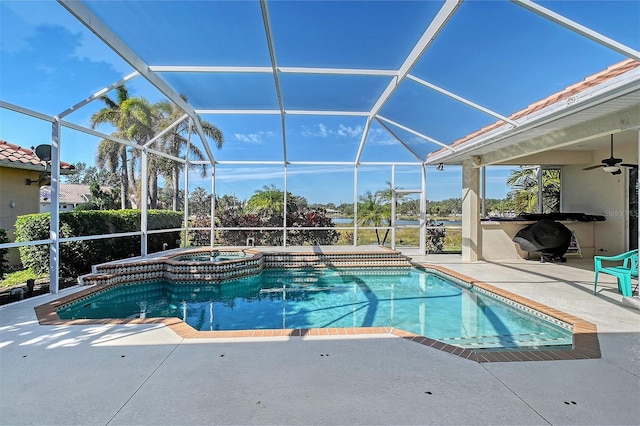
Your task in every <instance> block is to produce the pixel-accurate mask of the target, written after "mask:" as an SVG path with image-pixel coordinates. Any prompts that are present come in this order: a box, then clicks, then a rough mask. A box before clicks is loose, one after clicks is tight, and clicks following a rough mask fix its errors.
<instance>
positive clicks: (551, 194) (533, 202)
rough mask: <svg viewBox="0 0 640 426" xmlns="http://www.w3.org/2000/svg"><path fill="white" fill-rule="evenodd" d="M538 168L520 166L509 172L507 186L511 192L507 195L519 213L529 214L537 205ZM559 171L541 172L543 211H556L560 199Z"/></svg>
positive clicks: (548, 170)
mask: <svg viewBox="0 0 640 426" xmlns="http://www.w3.org/2000/svg"><path fill="white" fill-rule="evenodd" d="M538 170H539V169H538V168H537V167H534V168H532V167H527V166H520V168H519V169H516V170H511V174H510V176H509V178H508V179H507V185H509V186H510V187H511V188H512V190H511V191H509V193H508V194H507V197H508V199H509V200H510V201H511V202H512V203H513V204H512V205H513V209H514V210H515V211H517V212H521V213H531V212H533V211H534V210H535V209H536V208H537V206H538V205H539V200H538V192H539V191H538ZM559 194H560V170H558V169H544V170H542V207H543V210H544V211H547V212H549V211H554V210H557V208H558V206H559V203H560V199H559Z"/></svg>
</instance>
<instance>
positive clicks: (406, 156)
mask: <svg viewBox="0 0 640 426" xmlns="http://www.w3.org/2000/svg"><path fill="white" fill-rule="evenodd" d="M385 125H386V126H387V127H389V128H392V130H393V133H394V134H395V135H396V136H397V137H398V138H399V139H400V140H402V141H403V142H404V143H405V144H407V141H412V142H413V143H415V144H418V145H422V144H424V145H427V144H428V143H427V142H426V141H424V140H422V139H420V138H418V137H416V136H414V135H411V134H409V133H406V132H404V131H403V130H402V129H398V128H393V126H391V125H388V124H386V123H385ZM407 145H408V144H407ZM428 145H431V144H428ZM381 159H382V161H396V162H414V163H415V162H418V161H419V160H418V158H416V156H415V155H413V154H412V153H411V152H410V151H409V150H408V149H407V148H406V147H405V146H403V145H402V143H401V142H400V141H398V139H397V138H396V137H394V136H393V135H391V134H390V133H389V132H388V131H387V130H386V129H385V128H384V127H382V126H381V125H380V124H379V123H378V122H374V123H372V124H371V130H370V131H369V135H368V136H367V143H366V144H365V146H364V149H363V150H362V158H361V160H362V161H363V162H376V161H381Z"/></svg>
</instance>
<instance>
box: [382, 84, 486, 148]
mask: <svg viewBox="0 0 640 426" xmlns="http://www.w3.org/2000/svg"><path fill="white" fill-rule="evenodd" d="M381 115H382V116H384V118H387V119H390V120H392V121H394V122H396V123H398V124H400V125H402V126H406V127H409V128H411V129H413V130H416V131H417V132H419V133H421V134H423V135H425V136H428V137H430V138H433V139H435V140H437V141H439V142H442V143H445V144H447V145H448V144H451V143H453V142H454V141H456V140H457V139H459V138H461V137H463V136H466V135H468V134H469V133H472V132H473V131H475V130H477V129H479V128H481V127H483V126H486V125H488V124H491V123H493V122H495V121H496V118H495V117H494V116H492V115H489V114H487V113H485V112H481V111H479V110H477V109H475V108H472V107H471V106H468V105H466V104H464V103H462V102H459V101H457V100H455V99H453V98H451V97H449V96H445V95H444V94H442V93H439V92H437V91H435V90H433V89H431V88H428V87H425V86H423V85H421V84H419V83H417V82H415V81H412V80H405V81H404V82H403V83H402V85H401V86H400V87H399V88H398V90H397V91H396V92H395V94H394V96H393V98H391V99H390V101H389V102H388V103H387V104H386V105H385V106H384V108H383V109H382V111H381ZM413 139H414V136H412V137H411V139H409V140H413ZM436 147H437V145H436V144H433V143H429V144H428V145H427V146H424V144H420V149H419V152H420V154H421V156H422V158H425V156H426V154H427V153H428V152H429V150H431V149H435V148H436Z"/></svg>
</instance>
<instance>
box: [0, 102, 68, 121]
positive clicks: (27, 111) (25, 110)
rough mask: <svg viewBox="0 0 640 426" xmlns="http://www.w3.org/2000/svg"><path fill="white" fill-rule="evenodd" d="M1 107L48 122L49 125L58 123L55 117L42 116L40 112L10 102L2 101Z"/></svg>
mask: <svg viewBox="0 0 640 426" xmlns="http://www.w3.org/2000/svg"><path fill="white" fill-rule="evenodd" d="M0 107H1V108H4V109H8V110H10V111H14V112H18V113H20V114H24V115H28V116H29V117H33V118H38V119H40V120H43V121H48V122H49V123H55V121H56V119H55V117H54V116H52V115H46V114H42V113H40V112H37V111H33V110H31V109H28V108H24V107H21V106H18V105H14V104H11V103H9V102H5V101H0Z"/></svg>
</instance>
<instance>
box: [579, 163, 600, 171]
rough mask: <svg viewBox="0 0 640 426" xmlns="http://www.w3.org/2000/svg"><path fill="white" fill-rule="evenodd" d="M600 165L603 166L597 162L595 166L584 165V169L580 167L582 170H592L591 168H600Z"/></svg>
mask: <svg viewBox="0 0 640 426" xmlns="http://www.w3.org/2000/svg"><path fill="white" fill-rule="evenodd" d="M601 167H603V166H602V164H597V165H595V166H589V167H585V168H584V169H582V170H593V169H599V168H601Z"/></svg>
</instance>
